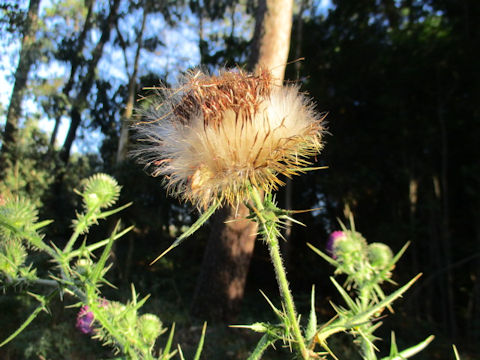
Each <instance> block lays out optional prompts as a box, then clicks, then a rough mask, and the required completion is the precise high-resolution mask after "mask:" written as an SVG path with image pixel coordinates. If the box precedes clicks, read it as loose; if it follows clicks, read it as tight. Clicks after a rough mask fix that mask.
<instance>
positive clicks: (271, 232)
mask: <svg viewBox="0 0 480 360" xmlns="http://www.w3.org/2000/svg"><path fill="white" fill-rule="evenodd" d="M250 194H251V195H252V200H253V202H254V206H255V208H254V212H255V214H256V216H257V219H258V221H259V223H260V224H261V226H262V228H263V231H264V240H265V242H266V243H267V245H268V250H269V253H270V258H271V259H272V263H273V268H274V270H275V275H276V277H277V283H278V286H279V288H280V295H281V296H282V298H283V301H284V304H285V311H286V313H287V316H288V320H289V322H290V326H291V328H292V332H293V337H294V339H295V341H296V342H297V347H298V349H299V350H300V353H301V355H302V358H303V359H305V360H308V359H309V358H310V357H309V355H308V349H307V347H306V345H305V340H304V338H303V336H302V332H301V331H300V325H299V323H298V319H297V313H296V311H295V306H294V303H293V297H292V293H291V291H290V289H289V287H288V281H287V275H286V272H285V267H284V266H283V262H282V257H281V254H280V246H279V244H278V236H277V235H278V229H277V222H278V218H277V217H276V216H275V217H274V218H273V219H274V220H273V221H269V220H270V215H271V214H268V213H267V212H268V210H265V207H264V206H263V203H262V200H261V197H260V194H259V193H258V190H257V189H255V188H254V187H250ZM265 216H267V217H268V218H269V219H268V220H267V219H266V218H265Z"/></svg>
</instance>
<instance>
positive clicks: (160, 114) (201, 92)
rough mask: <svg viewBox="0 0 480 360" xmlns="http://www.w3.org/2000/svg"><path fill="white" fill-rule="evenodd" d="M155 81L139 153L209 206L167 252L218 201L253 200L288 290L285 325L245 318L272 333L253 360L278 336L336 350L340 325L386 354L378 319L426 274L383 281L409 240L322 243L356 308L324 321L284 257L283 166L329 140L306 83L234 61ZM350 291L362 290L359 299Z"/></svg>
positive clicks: (301, 166)
mask: <svg viewBox="0 0 480 360" xmlns="http://www.w3.org/2000/svg"><path fill="white" fill-rule="evenodd" d="M151 89H153V90H155V93H154V95H153V96H151V97H149V98H147V102H146V106H144V108H143V109H142V110H140V111H139V115H140V116H141V118H140V119H139V120H138V121H137V122H136V124H135V125H134V129H135V131H136V136H137V140H138V143H139V146H138V148H137V149H136V150H135V151H134V152H133V153H132V155H133V157H135V158H136V159H137V160H138V161H139V162H140V163H143V164H144V165H145V168H146V169H147V170H148V171H149V172H150V173H151V175H152V176H163V183H164V185H165V187H166V189H167V191H168V193H169V194H171V195H173V196H176V197H178V198H179V199H180V200H183V201H186V202H190V203H191V204H192V205H193V206H194V207H196V208H198V209H199V210H200V211H201V212H202V215H201V216H200V217H199V219H198V221H197V222H196V223H194V224H193V225H192V227H191V228H190V229H189V230H187V231H186V232H185V233H184V234H182V235H181V236H180V237H179V238H177V240H176V241H175V242H174V243H173V244H172V245H171V246H170V247H169V248H168V249H167V250H166V251H165V252H164V253H162V254H161V255H160V256H159V257H161V256H163V255H165V254H166V253H167V252H168V251H170V250H171V249H172V248H174V247H175V246H178V245H179V244H180V243H181V242H182V241H183V240H184V239H185V238H187V237H188V236H190V235H191V234H193V233H194V232H195V231H196V230H197V229H198V228H199V227H200V226H201V225H202V224H203V223H204V222H205V221H206V220H207V219H208V218H209V217H210V216H211V215H212V214H213V213H214V212H215V210H216V209H217V208H218V207H220V206H224V205H230V206H233V207H237V206H239V205H240V204H242V203H243V204H245V205H246V206H247V207H248V208H249V209H250V215H249V218H250V219H251V220H252V221H255V222H257V223H258V225H259V235H260V237H261V239H262V240H263V242H264V243H265V244H266V245H267V247H268V249H269V252H270V257H271V261H272V264H273V267H274V270H275V274H276V278H277V283H278V286H279V291H280V295H281V307H280V308H278V307H276V306H275V305H274V304H273V302H272V301H271V300H269V299H268V298H267V301H268V302H269V304H270V306H271V307H272V309H273V310H274V312H275V314H276V315H277V317H278V319H279V324H268V323H263V322H258V323H255V324H252V325H248V326H244V327H248V328H251V329H252V330H254V331H257V332H261V333H263V334H264V335H263V336H262V338H261V340H260V342H259V343H258V345H257V347H256V348H255V350H254V351H253V352H252V354H251V356H250V357H249V359H260V358H261V356H262V354H263V352H264V351H265V349H266V348H268V347H269V346H271V345H273V344H274V343H276V342H277V341H281V342H282V343H283V344H285V345H286V346H288V347H289V348H290V349H292V351H293V352H294V353H295V355H296V356H297V357H298V358H301V359H318V358H326V357H328V356H332V357H334V358H336V357H335V355H334V354H332V353H331V351H330V349H329V348H328V344H327V339H328V338H329V337H330V336H332V335H334V334H336V333H338V332H349V333H351V334H352V335H353V336H354V337H355V339H356V340H355V341H356V342H357V343H358V344H359V346H360V349H361V355H362V357H363V358H364V359H368V360H371V359H376V354H375V349H376V348H375V345H374V341H375V337H374V335H373V331H374V330H375V329H376V328H377V327H378V326H379V325H380V323H379V322H374V319H376V318H378V316H379V314H380V313H381V312H382V310H383V309H384V308H389V307H390V304H391V303H392V302H393V301H394V300H395V299H396V298H398V297H399V296H401V295H402V294H403V293H404V292H405V291H406V290H407V289H408V288H409V287H410V286H411V285H412V283H413V282H414V281H415V280H416V278H415V279H413V280H412V281H410V282H409V283H408V284H406V285H405V286H403V287H401V288H400V289H398V290H397V291H395V292H394V293H393V294H391V295H389V296H386V295H385V294H384V293H383V292H382V290H381V288H380V284H381V283H382V282H383V281H387V280H390V275H391V270H392V268H393V265H394V264H395V262H396V261H397V260H398V258H399V257H400V255H401V253H403V251H404V249H403V250H402V251H400V253H399V254H398V255H397V256H395V257H393V256H392V253H391V251H389V248H388V247H387V246H386V245H383V244H371V245H367V243H366V241H365V239H363V238H362V237H361V236H360V235H359V234H358V233H356V232H355V231H354V230H352V231H350V232H349V231H347V230H346V229H344V231H343V233H342V234H340V233H339V234H337V235H341V236H340V237H341V238H342V239H343V240H342V239H337V240H332V241H331V242H332V250H331V251H332V254H333V255H334V258H332V257H330V256H328V255H325V254H323V253H322V252H321V251H319V250H316V249H315V251H317V252H318V253H319V254H320V255H321V256H322V257H324V258H325V259H326V260H327V261H329V262H330V263H331V264H332V265H334V266H335V267H336V268H337V273H342V274H346V275H347V281H346V283H345V287H346V288H343V287H342V286H340V285H339V284H338V283H337V282H336V280H335V279H333V278H332V282H333V283H334V285H335V286H336V288H337V289H338V291H339V292H340V294H341V295H342V297H343V298H344V300H345V302H346V304H347V307H346V308H344V307H340V306H336V305H335V306H334V309H335V311H336V312H337V316H336V317H335V318H334V319H332V320H331V321H329V322H327V323H325V324H318V323H317V317H316V314H315V309H314V293H313V291H312V309H311V312H310V314H309V316H308V323H307V324H306V327H305V328H303V326H302V325H303V324H302V323H301V321H300V316H299V315H298V314H297V311H296V309H295V305H294V301H293V297H292V294H291V291H290V289H289V284H288V281H287V277H286V272H285V268H284V266H283V263H282V258H281V254H280V248H279V240H280V239H281V233H280V230H281V228H282V226H283V225H284V223H285V221H286V220H291V221H294V219H292V218H291V216H292V214H293V213H294V211H287V210H283V209H280V208H279V207H278V206H277V203H276V201H275V198H274V195H273V192H274V191H275V190H277V189H278V187H279V186H282V185H284V183H283V181H282V180H281V179H280V175H284V176H286V177H289V178H290V177H292V176H293V175H298V174H301V173H304V172H307V171H310V170H314V169H318V167H317V168H315V167H312V166H311V165H312V160H311V158H312V157H314V156H316V155H317V154H318V153H319V152H320V150H321V149H322V147H323V144H322V138H323V134H324V132H325V127H324V122H323V119H324V115H322V114H320V113H318V112H316V111H315V109H314V104H313V102H312V101H311V99H309V98H308V97H307V96H306V95H304V94H302V93H301V92H299V89H298V87H296V86H276V85H274V81H273V79H272V76H271V74H270V73H269V72H268V71H267V70H262V71H260V72H259V73H257V74H249V73H246V72H244V71H242V70H239V69H236V70H233V71H226V70H225V71H221V72H220V74H219V75H217V76H212V75H208V74H205V73H203V72H202V71H193V72H190V73H188V74H187V75H186V76H185V78H184V79H183V80H182V81H181V82H180V84H179V86H178V87H176V88H172V89H167V88H151ZM157 259H158V258H157ZM349 290H353V291H355V292H356V294H357V297H356V298H355V299H354V298H352V297H350V295H349V294H348V291H349ZM429 341H431V338H429V339H427V340H426V341H424V342H423V343H421V344H419V345H417V346H416V347H414V348H411V349H407V350H406V351H402V352H398V351H397V349H396V346H395V343H394V341H392V345H391V356H390V357H388V359H403V358H407V357H408V356H410V355H411V354H412V353H416V352H418V351H419V350H420V349H421V348H423V347H425V346H426V344H427V343H428V342H429Z"/></svg>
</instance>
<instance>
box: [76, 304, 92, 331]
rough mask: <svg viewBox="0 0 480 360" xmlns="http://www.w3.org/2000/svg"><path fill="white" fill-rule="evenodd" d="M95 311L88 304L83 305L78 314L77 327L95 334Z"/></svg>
mask: <svg viewBox="0 0 480 360" xmlns="http://www.w3.org/2000/svg"><path fill="white" fill-rule="evenodd" d="M92 324H93V313H92V312H91V311H90V309H89V307H88V306H87V305H85V306H82V308H81V309H80V311H79V312H78V315H77V323H76V324H75V327H76V328H77V329H78V330H80V331H81V332H82V333H84V334H93V327H92Z"/></svg>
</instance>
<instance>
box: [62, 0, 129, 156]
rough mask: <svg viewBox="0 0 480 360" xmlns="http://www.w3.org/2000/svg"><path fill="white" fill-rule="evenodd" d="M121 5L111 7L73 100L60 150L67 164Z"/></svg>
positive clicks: (118, 2) (114, 2) (115, 1)
mask: <svg viewBox="0 0 480 360" xmlns="http://www.w3.org/2000/svg"><path fill="white" fill-rule="evenodd" d="M119 5H120V0H114V1H113V3H112V5H111V7H110V14H109V15H108V18H107V19H106V21H105V23H104V24H103V26H102V35H101V37H100V40H99V41H98V43H97V45H96V46H95V48H94V49H93V52H92V58H91V60H90V61H89V63H88V69H87V73H86V76H85V78H84V79H83V81H82V83H81V86H80V91H79V93H78V94H77V97H76V98H75V99H74V100H73V101H72V110H71V111H70V114H71V115H72V119H71V123H70V127H69V129H68V133H67V137H66V138H65V142H64V144H63V147H62V150H61V152H60V159H61V160H62V161H63V162H64V163H65V164H66V163H68V159H69V158H70V150H71V148H72V144H73V141H74V140H75V137H76V133H77V129H78V126H80V123H81V114H82V112H83V110H84V109H85V107H86V101H87V96H88V94H89V93H90V90H91V89H92V86H93V81H94V80H95V70H96V68H97V64H98V61H99V60H100V58H101V57H102V53H103V47H104V46H105V44H106V43H107V42H108V41H109V40H110V32H111V30H112V27H113V26H114V24H115V21H117V12H118V6H119Z"/></svg>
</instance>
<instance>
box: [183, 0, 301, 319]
mask: <svg viewBox="0 0 480 360" xmlns="http://www.w3.org/2000/svg"><path fill="white" fill-rule="evenodd" d="M292 8H293V0H260V1H259V5H258V13H257V18H256V25H255V34H254V42H253V49H252V54H251V55H252V56H251V58H250V61H249V67H250V69H252V70H255V71H258V70H260V68H262V67H263V68H268V69H270V70H271V71H272V74H273V77H274V78H275V80H276V82H277V84H280V85H281V84H282V82H283V77H284V73H285V66H286V63H287V58H288V51H289V48H290V35H291V27H292ZM247 214H248V209H247V208H246V207H245V206H244V205H241V206H240V208H239V209H238V210H234V209H232V208H229V207H226V208H224V209H222V210H221V211H219V212H218V213H217V214H215V216H214V226H213V229H212V232H211V233H210V237H209V239H208V245H207V248H206V250H205V254H204V258H203V264H202V269H201V271H200V275H199V278H198V280H197V285H196V289H195V294H194V298H193V301H192V307H191V313H192V314H193V315H195V316H198V317H201V318H206V319H208V320H210V321H227V322H229V321H232V320H233V319H235V317H236V315H237V314H238V312H239V310H240V304H241V301H242V299H243V295H244V288H245V283H246V277H247V274H248V268H249V266H250V260H251V257H252V253H253V249H254V244H255V235H254V234H256V232H257V225H256V224H255V223H253V222H249V221H248V220H246V219H245V216H246V215H247ZM235 215H236V216H235ZM239 219H240V220H239ZM232 220H235V221H232Z"/></svg>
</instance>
